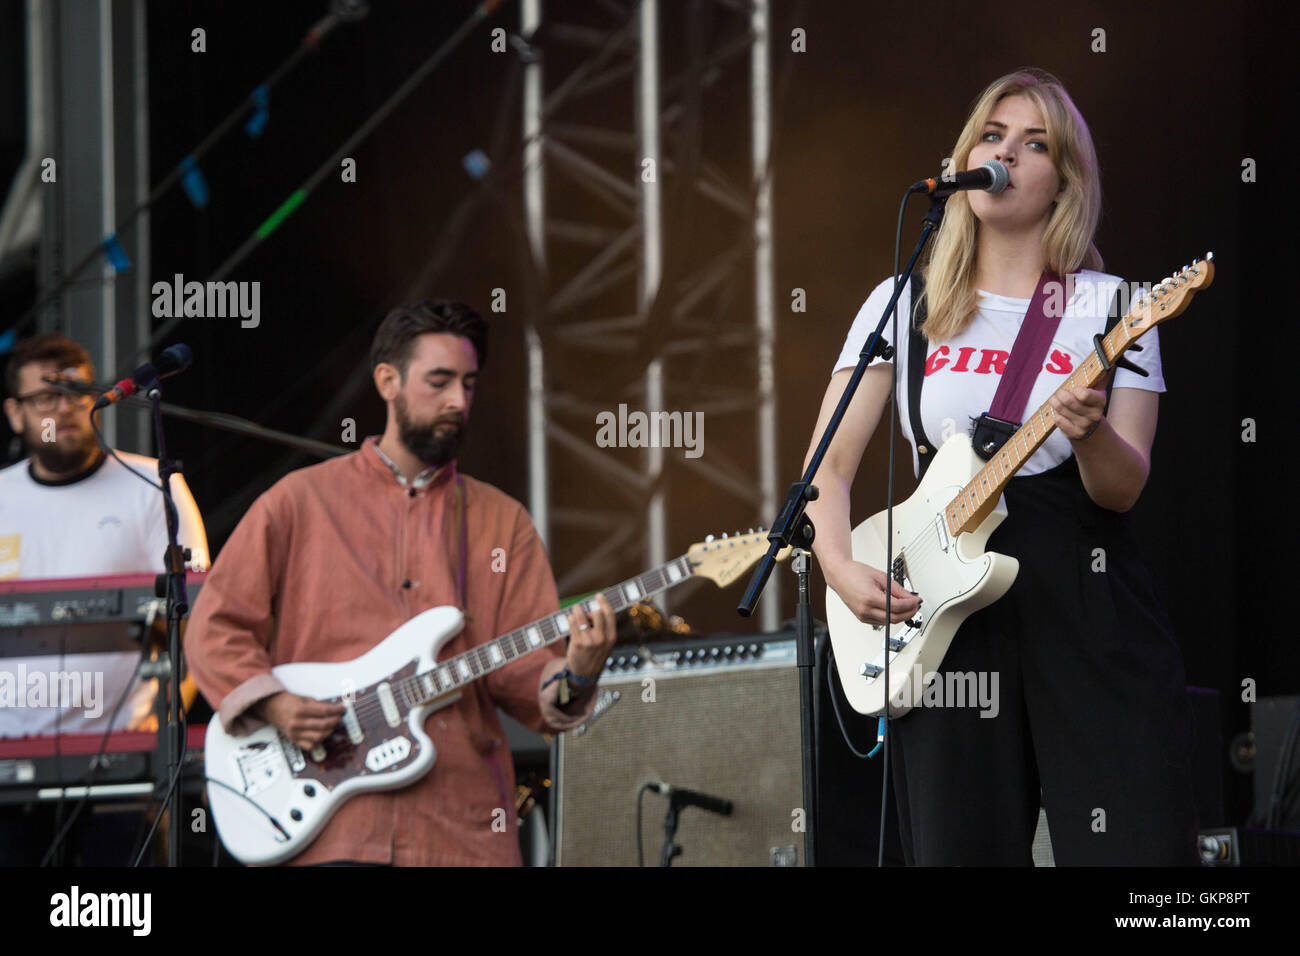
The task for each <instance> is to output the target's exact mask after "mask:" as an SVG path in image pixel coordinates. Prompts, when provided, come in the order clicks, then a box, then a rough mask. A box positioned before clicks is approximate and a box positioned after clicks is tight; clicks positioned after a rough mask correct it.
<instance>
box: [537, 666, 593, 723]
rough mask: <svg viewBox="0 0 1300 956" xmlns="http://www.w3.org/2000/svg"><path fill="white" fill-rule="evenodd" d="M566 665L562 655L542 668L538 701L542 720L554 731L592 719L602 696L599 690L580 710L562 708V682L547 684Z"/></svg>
mask: <svg viewBox="0 0 1300 956" xmlns="http://www.w3.org/2000/svg"><path fill="white" fill-rule="evenodd" d="M564 665H565V660H564V658H562V657H557V658H556V659H555V660H552V661H548V662H547V663H546V666H545V667H543V668H542V676H541V680H540V682H539V687H538V691H537V703H538V706H539V708H540V709H541V712H542V720H544V721H545V722H546V724H547V725H548V726H549V727H550V729H551V730H554V731H564V730H572V729H573V728H574V727H579V726H581V725H582V724H585V723H586V722H587V721H588V720H590V719H591V715H592V712H593V711H594V710H595V709H596V698H597V697H599V696H600V694H599V692H597V693H594V694H592V695H591V696H590V697H588V698H587V702H586V704H584V705H583V706H582V709H581V710H580V711H577V712H574V711H564V710H561V709H560V682H559V681H558V680H557V681H554V682H552V683H550V684H546V682H547V681H548V680H550V679H551V677H552V676H554V675H555V674H558V673H560V672H561V671H563V670H564ZM540 685H545V686H540ZM570 686H572V685H570Z"/></svg>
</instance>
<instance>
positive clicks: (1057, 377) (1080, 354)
mask: <svg viewBox="0 0 1300 956" xmlns="http://www.w3.org/2000/svg"><path fill="white" fill-rule="evenodd" d="M1121 281H1122V280H1121V279H1120V278H1119V277H1118V276H1112V275H1106V274H1105V273H1102V272H1092V271H1089V270H1085V271H1083V272H1080V273H1076V274H1075V289H1074V295H1073V296H1072V297H1071V298H1070V301H1069V302H1067V303H1066V307H1065V312H1064V314H1063V315H1062V316H1061V321H1060V324H1059V325H1058V326H1057V329H1056V334H1055V335H1054V336H1053V338H1052V343H1051V345H1050V346H1048V349H1047V357H1046V358H1045V359H1044V361H1043V367H1042V370H1041V371H1040V372H1039V373H1038V378H1037V379H1035V381H1034V387H1033V389H1032V390H1031V392H1030V395H1029V401H1028V402H1027V403H1026V404H1025V409H1024V411H1023V412H1022V413H1021V417H1020V420H1021V421H1023V420H1024V418H1025V417H1026V416H1027V415H1029V414H1032V413H1033V412H1034V411H1035V410H1037V409H1038V407H1039V406H1040V405H1042V404H1043V403H1044V402H1046V401H1047V400H1048V399H1049V398H1050V397H1051V396H1052V394H1053V393H1055V392H1056V391H1057V390H1058V389H1060V388H1061V386H1062V385H1063V384H1064V383H1065V380H1066V378H1068V377H1069V375H1070V373H1071V372H1073V371H1074V370H1075V369H1076V368H1078V367H1079V364H1080V363H1081V362H1083V361H1085V360H1086V359H1087V357H1088V355H1089V354H1090V353H1092V352H1094V351H1095V350H1094V348H1093V344H1092V337H1093V336H1094V335H1095V334H1097V333H1098V332H1104V331H1105V329H1106V322H1107V315H1106V313H1107V311H1108V310H1109V309H1110V303H1111V300H1112V299H1113V298H1114V297H1115V290H1116V289H1117V288H1118V287H1119V285H1120V283H1121ZM910 286H911V284H910V283H908V284H907V285H904V286H903V291H902V294H901V295H900V296H899V297H898V341H896V342H895V341H894V340H893V335H892V328H893V318H892V317H891V318H890V319H888V320H887V321H886V323H885V328H884V331H883V332H882V334H883V335H884V337H885V339H886V341H889V342H892V343H893V345H894V350H895V353H896V356H897V358H898V360H899V366H898V394H897V399H898V404H899V418H900V420H901V423H902V429H903V434H904V435H905V436H906V437H907V440H908V442H909V443H910V444H911V446H912V473H913V474H914V475H918V476H919V475H920V461H919V458H918V456H917V453H916V439H915V437H914V436H913V434H912V423H911V420H910V417H909V415H908V412H907V403H908V394H909V390H908V385H909V383H908V380H907V377H908V367H909V361H908V347H909V345H910V344H911V343H910V338H911V337H910V335H909V334H908V330H909V328H910V325H909V322H910V317H911V310H912V292H911V288H910ZM893 291H894V287H893V280H891V279H886V280H885V281H884V282H882V283H880V285H878V286H876V288H875V289H874V290H872V292H871V295H870V296H868V297H867V301H866V302H865V303H863V305H862V308H861V309H859V310H858V314H857V317H856V318H855V319H854V320H853V326H852V328H851V329H850V330H849V334H848V337H847V338H846V339H845V341H844V348H843V350H842V351H841V352H840V357H839V359H838V361H837V362H836V363H835V368H834V369H833V370H832V371H839V370H840V369H843V368H853V367H854V366H855V365H857V364H858V355H859V354H860V353H861V352H862V347H863V346H864V345H865V344H866V342H867V337H868V336H869V335H870V334H871V333H872V331H874V330H875V327H876V323H877V322H878V321H880V313H881V312H883V311H884V309H885V306H886V305H887V304H888V303H889V297H890V296H891V295H892V294H893ZM1138 295H1139V293H1138V292H1137V290H1135V291H1134V294H1133V300H1134V301H1136V299H1137V298H1138ZM1124 308H1125V312H1126V313H1127V312H1128V311H1129V310H1131V308H1132V302H1128V303H1124ZM1028 309H1029V299H1012V298H1008V297H1007V296H1002V295H993V294H992V293H989V292H984V291H980V292H979V310H978V311H977V312H976V314H975V318H974V319H973V320H972V321H971V324H970V326H969V327H968V328H967V329H966V331H965V332H963V333H962V334H961V335H959V336H957V337H956V338H953V339H949V340H948V341H946V342H927V343H926V345H927V355H926V362H925V385H924V386H923V387H922V389H921V424H922V426H923V427H924V428H925V433H926V436H927V437H928V438H929V439H930V441H932V442H934V443H935V444H936V446H941V445H942V444H943V443H944V441H946V440H947V439H948V438H950V437H952V435H954V434H957V433H962V434H966V435H969V434H970V428H971V419H973V418H977V417H978V416H979V415H980V414H982V413H983V412H987V411H989V409H990V407H991V406H992V404H993V396H994V394H995V393H996V392H997V389H998V384H999V383H1000V382H1001V381H1002V372H1003V370H1004V368H1005V365H1006V360H1007V358H1008V357H1009V356H1010V354H1011V347H1012V346H1013V345H1014V344H1015V341H1016V335H1017V334H1018V333H1019V332H1020V323H1021V322H1022V321H1023V320H1024V317H1025V312H1026V311H1028ZM1120 318H1123V316H1121V317H1120ZM1159 331H1160V330H1159V329H1158V328H1153V329H1152V330H1151V331H1149V332H1147V333H1146V334H1145V335H1143V336H1142V338H1141V340H1140V341H1139V342H1138V343H1137V344H1139V345H1141V346H1142V351H1140V352H1138V351H1135V350H1132V349H1130V350H1129V351H1127V352H1125V353H1124V355H1125V358H1127V359H1128V360H1129V361H1130V362H1132V363H1133V364H1134V365H1137V366H1139V367H1141V368H1143V369H1145V370H1146V371H1147V373H1148V377H1146V378H1143V377H1142V376H1140V375H1138V374H1137V373H1135V372H1131V371H1129V370H1128V369H1125V368H1121V369H1119V370H1118V371H1116V373H1115V382H1114V386H1113V387H1114V388H1140V389H1144V390H1146V391H1152V392H1163V391H1165V380H1164V375H1163V374H1162V370H1161V365H1160V340H1159ZM882 361H884V360H883V359H881V358H880V357H876V358H875V359H873V360H872V363H871V364H872V365H875V364H876V363H878V362H882ZM1073 453H1074V452H1073V448H1072V447H1071V445H1070V440H1069V439H1068V438H1066V437H1065V436H1064V435H1063V434H1061V432H1060V430H1059V429H1057V430H1054V431H1053V432H1052V434H1051V435H1050V436H1049V437H1048V438H1047V440H1046V441H1045V442H1043V444H1042V445H1040V446H1039V448H1038V450H1037V451H1036V452H1034V454H1033V455H1032V456H1031V457H1030V459H1029V460H1028V461H1027V462H1025V464H1024V466H1023V467H1022V468H1021V469H1020V471H1019V472H1017V474H1018V475H1036V474H1039V473H1041V472H1044V471H1048V470H1050V469H1052V468H1054V467H1056V466H1057V465H1059V464H1060V463H1061V462H1063V461H1065V460H1066V459H1067V458H1069V457H1070V456H1071V455H1072V454H1073Z"/></svg>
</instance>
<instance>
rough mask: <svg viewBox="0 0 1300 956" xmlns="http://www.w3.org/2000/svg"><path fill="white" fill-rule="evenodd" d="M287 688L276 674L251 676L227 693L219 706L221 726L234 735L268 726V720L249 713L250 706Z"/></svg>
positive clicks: (245, 733) (249, 732)
mask: <svg viewBox="0 0 1300 956" xmlns="http://www.w3.org/2000/svg"><path fill="white" fill-rule="evenodd" d="M285 689H286V688H285V686H284V685H283V684H281V683H280V680H279V678H277V677H276V676H275V675H274V674H258V675H257V676H256V677H250V678H249V679H248V680H246V681H244V682H243V683H242V684H240V685H239V686H238V687H236V688H235V689H234V690H232V691H231V692H230V693H229V694H227V695H226V697H225V700H223V701H222V702H221V706H220V707H218V708H217V715H218V716H219V717H220V718H221V726H222V727H223V728H225V731H226V733H228V734H230V735H231V736H234V737H243V736H245V735H247V734H251V733H252V732H253V731H255V730H257V729H258V728H259V727H264V726H266V721H264V720H262V719H261V718H260V717H254V716H253V715H252V714H250V713H247V710H248V708H250V707H252V706H253V705H254V704H256V703H257V702H258V701H260V700H265V699H266V698H268V697H270V696H272V695H273V694H278V693H280V692H281V691H283V690H285Z"/></svg>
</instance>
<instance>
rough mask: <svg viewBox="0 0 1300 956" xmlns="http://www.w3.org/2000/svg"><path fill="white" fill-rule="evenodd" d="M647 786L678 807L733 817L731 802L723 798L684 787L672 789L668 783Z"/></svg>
mask: <svg viewBox="0 0 1300 956" xmlns="http://www.w3.org/2000/svg"><path fill="white" fill-rule="evenodd" d="M646 786H647V787H649V788H650V789H651V790H653V791H654V792H655V793H661V794H663V795H664V796H665V797H668V798H669V799H670V800H672V802H673V803H675V804H677V805H678V806H683V807H699V808H700V809H701V810H708V811H709V812H710V813H720V814H722V815H723V816H724V817H729V816H731V801H730V800H724V799H723V798H722V797H714V796H710V795H709V794H707V793H699V792H698V791H695V790H687V789H686V788H684V787H670V786H669V785H668V784H666V783H658V782H653V781H652V782H650V783H648V784H646Z"/></svg>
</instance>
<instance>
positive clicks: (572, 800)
mask: <svg viewBox="0 0 1300 956" xmlns="http://www.w3.org/2000/svg"><path fill="white" fill-rule="evenodd" d="M800 754H801V747H800V735H799V672H798V670H797V668H796V667H795V643H794V641H793V640H791V639H790V632H780V633H777V634H773V635H748V636H744V635H736V636H720V637H715V638H710V639H707V640H704V641H700V640H695V641H688V642H671V643H656V644H654V645H651V646H649V647H646V646H643V647H640V648H637V649H633V648H632V647H631V646H629V645H622V646H619V647H616V648H615V653H614V656H613V657H612V658H611V659H610V661H609V664H608V666H607V668H606V670H605V673H604V675H603V676H602V677H601V680H600V684H599V691H598V696H597V703H596V711H595V713H594V714H593V716H592V719H591V720H590V721H588V722H587V723H586V724H584V725H583V726H582V727H579V728H577V729H576V730H571V731H569V732H568V733H566V734H562V735H560V736H559V737H557V739H556V743H555V745H554V750H553V759H554V776H555V781H556V785H555V786H554V787H553V788H552V794H553V798H552V799H553V807H552V816H551V818H552V820H553V821H554V862H555V864H556V865H557V866H636V865H637V801H638V793H639V792H640V791H641V788H642V785H643V784H646V783H650V782H662V783H666V784H669V785H671V786H673V787H684V788H687V789H690V790H695V791H699V792H702V793H707V794H710V795H711V796H715V797H721V798H723V799H727V800H730V801H731V802H732V804H733V806H734V809H733V811H732V813H731V815H730V816H721V815H719V814H716V813H711V812H709V811H707V810H703V809H701V808H699V807H686V808H684V809H682V810H681V811H680V813H679V819H678V823H679V826H678V829H677V832H676V835H675V837H674V842H675V843H676V844H677V845H678V846H680V847H681V849H682V852H681V855H680V856H678V857H676V858H675V859H674V861H673V865H674V866H797V865H800V864H802V862H803V857H804V833H803V824H804V819H805V814H804V813H803V811H802V802H803V784H802V767H801V761H800ZM641 801H642V818H641V842H642V846H643V848H644V857H643V859H644V863H645V865H647V866H657V865H658V864H659V861H660V854H661V851H662V848H663V843H664V823H665V814H666V812H667V810H668V805H669V803H668V798H667V797H664V796H660V795H659V794H657V793H655V792H653V791H647V792H645V793H644V794H643V795H642V796H641Z"/></svg>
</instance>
